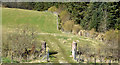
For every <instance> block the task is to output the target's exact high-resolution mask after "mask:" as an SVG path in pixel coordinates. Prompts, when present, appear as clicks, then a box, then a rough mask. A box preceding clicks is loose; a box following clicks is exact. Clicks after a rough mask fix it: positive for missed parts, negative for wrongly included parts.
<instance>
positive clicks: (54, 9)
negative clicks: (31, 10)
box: [48, 6, 57, 12]
mask: <svg viewBox="0 0 120 65" xmlns="http://www.w3.org/2000/svg"><path fill="white" fill-rule="evenodd" d="M48 11H50V12H56V11H57V8H56V7H55V6H52V7H50V8H49V9H48Z"/></svg>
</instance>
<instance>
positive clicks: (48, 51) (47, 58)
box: [47, 49, 49, 62]
mask: <svg viewBox="0 0 120 65" xmlns="http://www.w3.org/2000/svg"><path fill="white" fill-rule="evenodd" d="M48 61H49V49H48V52H47V62H48Z"/></svg>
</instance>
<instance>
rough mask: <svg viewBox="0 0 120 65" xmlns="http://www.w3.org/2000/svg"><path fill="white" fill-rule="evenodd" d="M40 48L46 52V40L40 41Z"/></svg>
mask: <svg viewBox="0 0 120 65" xmlns="http://www.w3.org/2000/svg"><path fill="white" fill-rule="evenodd" d="M41 48H42V50H43V51H44V52H45V54H46V41H43V42H42V47H41Z"/></svg>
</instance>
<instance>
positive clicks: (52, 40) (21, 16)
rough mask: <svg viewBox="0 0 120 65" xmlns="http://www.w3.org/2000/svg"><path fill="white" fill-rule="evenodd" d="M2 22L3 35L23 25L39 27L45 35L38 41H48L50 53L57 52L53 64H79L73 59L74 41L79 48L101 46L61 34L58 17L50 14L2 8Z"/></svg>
mask: <svg viewBox="0 0 120 65" xmlns="http://www.w3.org/2000/svg"><path fill="white" fill-rule="evenodd" d="M2 21H3V22H2V24H3V33H4V32H6V31H8V30H5V29H8V28H10V29H11V30H13V29H14V28H15V27H14V26H17V25H22V24H30V25H32V26H33V27H37V31H38V33H43V34H38V40H39V41H42V40H46V42H47V47H49V49H50V51H52V52H57V53H56V54H53V55H51V56H50V62H53V63H77V62H76V61H75V60H73V58H72V57H71V43H72V42H73V41H77V43H78V47H79V46H81V45H82V46H84V45H86V44H87V45H89V46H92V47H93V48H94V47H96V45H97V44H99V42H98V41H95V40H92V39H88V38H84V37H80V36H77V35H72V34H67V33H61V32H60V31H59V30H57V16H55V15H54V14H52V13H50V12H44V11H43V12H39V11H33V10H23V9H14V8H2ZM10 29H9V30H10ZM48 33H49V34H48ZM36 63H37V62H36Z"/></svg>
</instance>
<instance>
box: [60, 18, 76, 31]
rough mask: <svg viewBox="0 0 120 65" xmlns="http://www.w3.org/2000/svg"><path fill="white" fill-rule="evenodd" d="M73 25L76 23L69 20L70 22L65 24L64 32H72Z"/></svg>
mask: <svg viewBox="0 0 120 65" xmlns="http://www.w3.org/2000/svg"><path fill="white" fill-rule="evenodd" d="M73 25H74V22H73V21H72V20H69V21H67V22H65V23H64V24H63V26H62V27H63V29H64V31H66V32H72V28H73Z"/></svg>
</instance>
